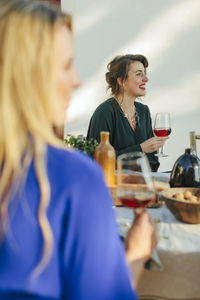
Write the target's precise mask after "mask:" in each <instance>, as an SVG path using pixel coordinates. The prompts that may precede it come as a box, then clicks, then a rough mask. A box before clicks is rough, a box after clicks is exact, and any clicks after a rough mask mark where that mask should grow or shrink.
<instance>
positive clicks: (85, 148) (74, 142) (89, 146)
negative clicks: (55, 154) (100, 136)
mask: <svg viewBox="0 0 200 300" xmlns="http://www.w3.org/2000/svg"><path fill="white" fill-rule="evenodd" d="M64 144H66V145H67V146H69V147H73V148H75V149H78V150H80V151H82V152H84V153H86V154H87V155H89V156H91V157H93V156H94V151H95V149H96V147H97V146H98V145H99V143H98V142H97V140H95V139H93V138H91V139H89V140H87V139H86V138H85V137H83V136H78V137H76V136H74V135H71V134H68V135H67V137H66V138H65V139H64Z"/></svg>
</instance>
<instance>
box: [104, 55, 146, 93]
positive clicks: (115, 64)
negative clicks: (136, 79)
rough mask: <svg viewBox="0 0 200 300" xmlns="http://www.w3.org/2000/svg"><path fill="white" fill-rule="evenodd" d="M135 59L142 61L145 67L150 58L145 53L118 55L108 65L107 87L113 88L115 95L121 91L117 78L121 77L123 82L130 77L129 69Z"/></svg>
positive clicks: (112, 91)
mask: <svg viewBox="0 0 200 300" xmlns="http://www.w3.org/2000/svg"><path fill="white" fill-rule="evenodd" d="M134 61H140V62H141V63H142V64H143V66H144V68H145V69H146V68H147V67H148V60H147V58H146V57H145V56H144V55H141V54H135V55H134V54H126V55H119V56H116V57H115V58H114V59H113V60H111V62H109V64H108V65H107V69H108V72H107V73H106V75H105V76H106V82H107V84H108V87H107V89H111V93H112V95H113V96H118V95H119V94H120V92H121V88H120V85H119V83H118V82H117V78H120V79H121V81H122V82H123V81H124V80H126V79H127V77H128V71H129V69H130V65H131V64H132V63H133V62H134Z"/></svg>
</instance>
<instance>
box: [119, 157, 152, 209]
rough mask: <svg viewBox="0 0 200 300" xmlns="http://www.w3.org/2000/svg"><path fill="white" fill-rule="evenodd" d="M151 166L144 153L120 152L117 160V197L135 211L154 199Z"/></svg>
mask: <svg viewBox="0 0 200 300" xmlns="http://www.w3.org/2000/svg"><path fill="white" fill-rule="evenodd" d="M155 196H156V193H155V189H154V184H153V179H152V176H151V168H150V165H149V162H148V159H147V157H146V155H145V154H144V153H141V152H133V153H127V154H122V155H120V156H119V157H118V160H117V197H118V199H119V201H120V202H121V203H122V204H123V205H124V206H127V207H130V208H133V209H134V210H135V212H136V213H140V212H141V210H142V209H143V208H145V207H147V206H148V205H150V204H151V203H152V202H153V201H155Z"/></svg>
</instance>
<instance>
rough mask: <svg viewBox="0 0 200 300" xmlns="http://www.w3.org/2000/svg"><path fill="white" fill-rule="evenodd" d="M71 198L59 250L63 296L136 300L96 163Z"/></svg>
mask: <svg viewBox="0 0 200 300" xmlns="http://www.w3.org/2000/svg"><path fill="white" fill-rule="evenodd" d="M97 170H98V171H97ZM70 197H71V198H70V199H68V202H67V203H68V205H67V210H66V219H65V233H64V235H65V239H64V243H63V250H62V251H63V260H64V270H63V274H64V275H63V277H64V282H63V285H64V287H65V292H64V294H65V296H64V299H73V300H80V299H81V300H118V299H127V300H128V299H132V300H134V299H137V297H136V295H135V294H134V291H133V289H132V287H131V277H130V270H129V268H128V266H127V263H126V259H125V251H124V248H123V245H122V243H121V240H120V238H119V236H118V233H117V225H116V222H115V216H114V211H113V208H112V200H111V198H110V196H109V193H108V190H107V188H106V187H105V184H104V181H103V177H102V174H101V172H100V171H99V169H98V168H96V166H95V168H94V167H93V168H90V169H89V170H88V169H87V172H85V176H84V177H82V178H81V179H80V178H79V182H78V188H74V189H73V192H72V194H71V196H70Z"/></svg>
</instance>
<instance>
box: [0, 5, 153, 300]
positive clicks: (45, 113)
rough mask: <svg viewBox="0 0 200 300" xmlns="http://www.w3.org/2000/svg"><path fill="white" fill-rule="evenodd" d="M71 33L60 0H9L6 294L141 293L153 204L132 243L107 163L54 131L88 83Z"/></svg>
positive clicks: (0, 110)
mask: <svg viewBox="0 0 200 300" xmlns="http://www.w3.org/2000/svg"><path fill="white" fill-rule="evenodd" d="M71 38H72V37H71V21H70V17H69V16H67V15H65V14H63V13H61V12H60V11H59V10H58V9H56V8H52V7H51V6H49V5H48V4H46V3H40V2H37V1H29V0H15V1H14V0H6V1H5V0H0V44H1V47H0V119H1V126H0V166H1V180H0V229H1V243H0V299H43V300H44V299H45V300H47V299H49V300H50V299H51V300H52V299H62V300H64V299H73V300H76V299H87V300H92V299H95V300H98V299H99V300H100V299H101V300H102V299H109V300H112V299H113V300H117V299H136V296H135V293H134V290H133V288H132V283H131V279H130V278H131V277H130V271H129V269H128V266H127V261H128V262H133V265H134V269H135V280H136V279H137V276H138V274H139V273H140V272H141V270H142V267H143V264H144V262H145V261H146V260H147V259H148V258H149V256H150V255H151V252H152V249H153V248H154V246H155V242H156V239H155V236H154V231H153V228H152V226H151V224H150V222H149V219H148V215H147V213H145V212H144V213H143V214H141V215H140V216H139V217H138V218H136V221H135V223H134V225H133V227H132V228H131V230H130V232H129V237H128V239H127V240H126V252H125V250H124V248H123V246H122V244H121V242H120V239H119V237H118V234H117V228H116V224H115V219H114V214H113V209H112V203H111V199H110V197H109V195H108V191H107V189H106V187H105V185H104V181H103V179H102V178H103V177H102V174H101V171H100V168H99V167H98V166H97V165H96V164H95V163H93V162H92V161H91V160H90V159H88V158H87V157H86V156H84V155H81V154H80V153H77V152H70V151H67V150H65V149H62V146H61V145H60V142H59V141H58V140H57V138H56V137H55V136H54V133H53V129H52V128H53V127H59V126H60V125H63V123H64V119H65V110H66V108H67V106H68V103H69V99H70V93H71V90H72V89H73V88H76V87H78V86H79V78H78V76H77V74H76V72H75V70H74V67H73V48H72V41H71ZM141 236H142V238H141ZM125 256H126V257H127V260H126V259H125ZM136 262H137V263H136Z"/></svg>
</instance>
